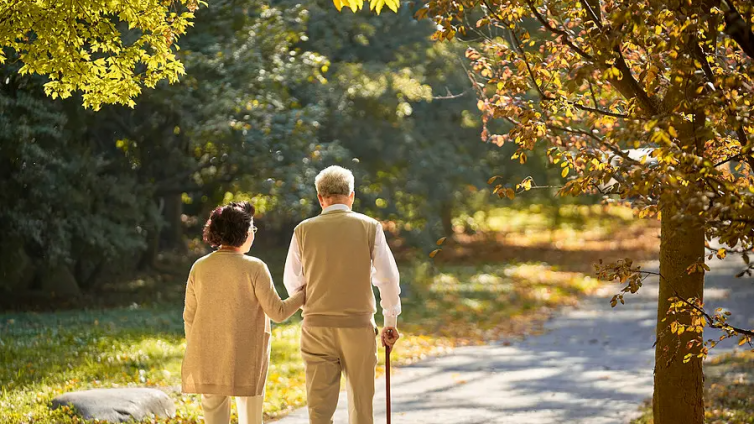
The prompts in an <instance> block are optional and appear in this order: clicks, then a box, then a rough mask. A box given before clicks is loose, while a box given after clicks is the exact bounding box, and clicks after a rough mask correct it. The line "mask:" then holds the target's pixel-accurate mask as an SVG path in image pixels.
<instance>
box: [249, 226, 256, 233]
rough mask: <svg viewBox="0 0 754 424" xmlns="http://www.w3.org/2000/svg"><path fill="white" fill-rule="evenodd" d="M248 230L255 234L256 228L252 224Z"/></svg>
mask: <svg viewBox="0 0 754 424" xmlns="http://www.w3.org/2000/svg"><path fill="white" fill-rule="evenodd" d="M250 230H251V232H252V233H254V234H256V233H257V230H258V228H257V227H255V226H253V225H252V226H251V228H250Z"/></svg>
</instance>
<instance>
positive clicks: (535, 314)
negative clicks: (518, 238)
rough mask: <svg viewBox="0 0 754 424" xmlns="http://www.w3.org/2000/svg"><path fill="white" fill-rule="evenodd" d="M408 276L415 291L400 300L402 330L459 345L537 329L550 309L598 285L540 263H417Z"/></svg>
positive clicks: (522, 333)
mask: <svg viewBox="0 0 754 424" xmlns="http://www.w3.org/2000/svg"><path fill="white" fill-rule="evenodd" d="M407 278H409V279H412V284H411V286H412V288H413V290H414V291H415V293H413V294H412V296H411V297H410V298H408V299H406V300H405V301H404V304H405V306H404V311H405V312H404V314H403V316H402V321H403V322H404V323H405V324H404V325H403V327H404V329H407V330H408V331H409V332H411V333H415V334H429V335H433V336H440V337H447V338H451V339H454V340H456V342H457V343H462V344H463V343H477V342H483V341H489V340H497V339H499V338H501V337H502V336H510V335H524V334H529V333H532V332H536V331H538V327H540V326H541V324H542V322H543V321H544V320H546V319H547V318H548V317H549V309H550V308H551V307H555V306H560V305H566V304H568V305H570V304H573V303H574V302H575V301H576V299H577V297H578V296H579V295H580V294H583V293H587V292H590V291H591V290H594V289H595V288H596V287H597V286H598V282H597V281H596V280H595V279H593V278H591V277H588V276H585V275H583V274H580V273H575V272H560V271H557V270H555V269H554V268H553V267H551V266H549V265H546V264H541V263H535V264H515V265H511V264H496V265H493V264H488V265H481V266H473V265H472V266H469V265H467V266H464V265H446V266H439V267H438V268H437V269H436V270H435V269H433V268H430V267H427V266H424V267H421V266H419V267H417V268H416V269H415V270H414V271H413V273H412V274H410V275H409V276H407Z"/></svg>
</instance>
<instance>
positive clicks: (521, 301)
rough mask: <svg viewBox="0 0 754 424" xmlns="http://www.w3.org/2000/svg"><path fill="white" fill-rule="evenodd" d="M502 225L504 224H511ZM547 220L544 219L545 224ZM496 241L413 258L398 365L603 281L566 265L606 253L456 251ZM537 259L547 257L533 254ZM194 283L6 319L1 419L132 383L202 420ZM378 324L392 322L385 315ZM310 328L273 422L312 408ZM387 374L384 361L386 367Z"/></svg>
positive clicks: (532, 320)
mask: <svg viewBox="0 0 754 424" xmlns="http://www.w3.org/2000/svg"><path fill="white" fill-rule="evenodd" d="M575 210H576V211H577V212H578V213H581V212H583V211H581V212H579V211H580V209H575ZM589 211H591V212H589V213H599V212H594V211H592V210H591V209H589ZM546 212H547V211H544V212H541V213H540V214H539V215H537V213H536V211H533V212H530V213H531V214H532V216H533V218H532V221H531V222H529V223H528V224H524V223H522V224H520V225H521V226H520V227H519V228H518V230H516V228H512V229H509V230H500V231H508V232H509V233H511V234H515V232H516V231H519V232H518V234H519V235H522V237H523V234H524V232H525V231H524V229H530V228H532V226H533V225H534V226H535V227H539V226H540V225H543V227H542V228H547V227H548V226H551V225H553V224H552V223H551V222H549V221H546V220H545V218H542V217H541V216H540V215H542V216H543V215H546ZM563 215H565V216H568V215H567V213H563ZM607 215H609V216H601V215H600V216H601V217H600V218H599V219H598V220H599V221H600V222H603V224H600V225H601V226H604V225H608V226H609V223H610V222H612V223H613V224H612V225H614V226H621V227H623V226H626V225H627V224H626V222H627V221H626V220H625V219H624V217H618V216H612V215H610V214H607ZM494 216H511V217H512V216H517V217H518V216H523V215H522V214H521V213H520V212H510V211H507V212H506V211H502V212H501V211H498V212H494V213H493V214H492V215H491V216H490V220H492V217H494ZM538 216H539V217H538ZM579 216H581V215H579ZM516 219H518V218H516ZM543 220H545V221H543ZM491 222H492V223H493V224H492V225H493V226H498V225H500V224H499V223H497V224H495V223H494V221H491ZM541 222H544V224H539V223H541ZM606 223H607V224H606ZM517 225H518V224H517ZM632 225H633V224H632ZM542 228H539V230H540V231H542ZM569 228H570V227H569ZM572 228H575V229H574V230H573V231H576V236H577V237H581V236H583V235H584V234H586V233H587V232H593V230H594V225H591V224H589V225H586V226H584V227H581V229H578V228H576V227H572ZM526 231H529V230H526ZM569 231H570V230H569ZM590 234H592V233H590ZM610 234H611V233H610V232H606V233H604V234H603V235H599V234H598V235H596V236H595V235H594V234H592V235H590V236H589V237H591V238H593V239H594V240H599V239H600V237H602V239H603V240H604V239H606V238H610V237H611V235H610ZM487 243H488V244H486V245H484V246H479V245H474V244H473V243H472V244H468V245H464V242H463V241H461V242H458V243H456V244H455V247H454V248H448V249H447V250H448V252H443V253H442V254H441V256H439V257H438V258H437V259H438V260H437V261H434V263H433V262H431V261H429V260H427V259H426V258H420V259H418V260H416V259H415V260H414V262H412V263H411V264H408V263H403V264H401V266H400V267H401V273H402V282H403V284H404V287H405V290H404V295H405V296H404V298H403V309H404V312H403V314H402V315H401V319H400V323H401V324H400V327H401V330H402V331H403V333H404V334H403V338H402V339H401V341H400V342H399V346H398V348H397V349H396V351H395V354H394V355H395V356H394V362H395V363H396V364H397V365H400V364H407V363H411V362H415V361H417V360H421V359H423V358H425V357H427V356H429V355H436V354H441V353H444V352H447V351H448V350H449V349H452V348H453V347H454V346H458V345H465V344H472V343H484V342H485V341H489V340H494V339H500V338H503V337H509V336H515V335H519V334H531V333H533V332H536V331H537V328H538V326H539V325H540V324H541V323H542V322H543V321H544V320H545V319H546V318H547V317H548V316H549V311H550V310H551V309H552V308H554V307H557V306H559V305H563V304H572V303H574V302H575V301H576V299H577V298H578V296H579V295H581V294H582V293H585V292H588V291H590V290H592V289H593V288H594V287H596V285H597V282H596V281H595V280H594V279H591V278H589V277H587V276H586V275H584V274H583V273H581V272H574V271H570V272H566V271H564V270H563V268H561V266H562V265H565V264H566V263H565V260H567V262H568V263H573V262H579V261H581V262H585V261H586V262H589V261H592V260H593V259H594V257H593V256H591V255H590V254H589V253H588V252H587V253H584V254H580V255H579V256H569V257H567V258H561V259H564V263H559V262H557V261H556V262H552V261H550V262H551V263H549V264H547V263H544V262H542V261H543V260H545V259H548V258H547V257H541V256H542V254H540V255H538V256H537V255H531V252H530V251H529V250H527V251H526V252H524V253H525V254H524V253H522V256H515V255H514V256H510V252H512V251H513V252H518V251H517V250H516V249H511V248H510V246H505V245H504V244H505V243H507V242H505V241H503V242H497V244H500V243H502V244H503V245H495V248H496V249H500V250H502V251H505V252H506V255H509V256H505V257H501V256H499V255H498V254H497V253H494V252H492V253H494V254H492V253H490V252H488V253H490V254H489V255H487V256H485V257H483V258H481V259H479V260H475V261H472V260H470V259H469V258H468V257H464V256H462V255H460V254H458V253H457V252H456V251H454V250H453V249H456V248H458V249H461V248H464V246H465V248H469V249H485V248H486V247H489V246H490V245H489V242H487ZM530 250H531V249H530ZM639 250H641V249H639ZM622 253H623V252H621V254H622ZM252 254H254V255H257V256H259V257H261V258H262V259H263V260H265V261H266V262H267V263H268V265H269V266H270V269H271V271H272V273H273V276H274V277H275V279H276V282H277V283H278V284H279V283H280V282H281V281H282V266H283V262H284V258H285V251H284V250H266V251H255V250H252ZM546 254H547V255H550V252H546ZM516 255H518V253H516ZM530 256H531V257H534V258H538V259H536V260H532V259H531V257H530ZM443 258H445V259H443ZM587 267H588V266H587ZM184 284H185V281H183V280H182V279H181V278H178V279H176V278H175V277H173V278H170V277H169V276H165V275H159V276H156V277H153V276H142V277H141V278H140V279H138V280H135V281H132V282H131V283H129V284H123V285H113V286H112V287H108V288H106V289H107V290H109V291H110V295H112V296H114V297H116V298H117V297H122V298H123V299H124V300H123V302H124V303H125V304H130V303H131V302H133V301H134V300H135V299H136V300H137V301H138V302H139V304H140V305H141V306H140V307H139V306H136V304H134V305H133V306H132V307H126V308H122V307H121V308H116V309H97V310H88V311H82V310H77V311H67V312H49V313H17V314H0V349H1V352H2V353H1V355H2V356H1V357H0V360H2V368H0V385H2V389H3V390H2V393H0V417H3V419H4V421H3V423H9V424H31V423H39V424H52V423H62V424H67V423H78V422H80V421H79V420H78V418H75V417H74V416H73V414H72V412H71V411H67V410H58V411H54V412H53V411H50V410H49V408H48V405H49V402H50V401H51V400H52V398H54V397H55V396H57V395H59V394H61V393H64V392H68V391H74V390H83V389H88V388H97V387H127V386H150V387H158V388H161V389H163V390H165V391H166V392H167V393H168V394H170V395H171V397H172V398H173V399H174V400H175V401H176V405H177V416H176V417H175V418H172V419H168V420H162V421H158V422H161V423H170V424H177V423H200V422H202V421H201V419H200V416H201V408H200V405H199V399H198V397H197V396H188V395H182V394H181V393H180V365H181V360H182V357H183V351H184V348H185V340H184V338H183V323H182V291H183V287H184ZM377 319H378V322H380V321H379V319H380V318H379V317H378V318H377ZM299 332H300V324H299V321H298V318H294V320H293V321H292V322H290V323H287V324H283V325H278V326H275V327H274V329H273V335H272V358H271V361H270V371H269V378H268V383H267V396H266V400H265V405H264V407H265V413H266V415H267V416H268V418H275V417H279V416H281V415H284V414H286V413H287V412H289V411H290V410H291V409H293V408H296V407H299V406H302V405H304V403H305V400H306V395H305V388H304V387H305V386H304V372H303V364H302V362H301V357H300V354H299V351H298V340H299ZM381 371H382V370H381V369H379V368H378V372H381Z"/></svg>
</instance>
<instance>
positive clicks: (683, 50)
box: [418, 0, 754, 424]
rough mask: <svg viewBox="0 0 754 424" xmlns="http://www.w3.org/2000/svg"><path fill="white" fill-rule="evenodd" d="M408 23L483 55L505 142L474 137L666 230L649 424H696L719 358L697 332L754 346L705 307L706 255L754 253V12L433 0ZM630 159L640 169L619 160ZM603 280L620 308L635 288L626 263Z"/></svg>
mask: <svg viewBox="0 0 754 424" xmlns="http://www.w3.org/2000/svg"><path fill="white" fill-rule="evenodd" d="M418 16H419V17H430V18H431V19H433V20H434V22H435V24H436V25H437V28H438V30H437V32H436V34H435V37H436V38H437V39H438V40H450V39H453V38H454V37H456V36H458V35H467V36H470V35H471V34H474V35H475V36H477V37H480V38H482V39H484V40H485V41H484V43H483V46H482V47H481V48H479V49H473V48H470V49H469V50H468V51H467V53H466V56H467V58H468V59H469V60H470V61H471V67H472V69H473V72H472V73H471V75H472V78H473V79H474V87H475V88H476V89H477V94H478V97H479V104H478V106H479V109H480V110H481V112H482V114H483V120H484V122H485V123H491V122H493V121H495V120H503V121H506V122H508V123H510V124H511V127H510V128H511V129H510V131H508V132H507V133H502V134H500V133H494V132H491V131H490V130H489V129H488V128H486V127H485V129H484V130H483V131H482V138H483V139H484V140H489V141H491V142H493V143H496V144H499V145H503V144H506V143H512V144H515V145H516V147H517V153H516V157H517V158H518V159H519V160H521V161H523V162H525V161H526V160H527V154H529V153H530V151H532V150H533V149H535V147H536V146H539V145H542V144H545V145H546V146H548V148H549V149H548V150H547V152H548V156H549V157H550V158H551V161H552V163H555V164H559V166H561V167H562V176H563V177H564V178H566V177H568V176H570V178H569V179H568V181H567V182H566V184H565V185H564V187H563V188H562V189H561V190H560V192H561V194H564V195H566V194H571V195H578V194H583V193H595V192H598V191H599V190H600V187H603V186H604V183H606V182H608V181H609V180H611V179H615V180H616V181H617V184H615V185H614V187H613V193H617V194H619V195H620V196H621V197H622V198H632V199H634V202H633V206H634V207H635V208H636V209H637V212H638V214H639V215H640V216H642V217H652V216H653V217H657V218H660V217H661V219H662V240H661V248H660V249H661V252H660V272H659V274H660V301H659V305H658V315H657V316H658V320H657V321H658V322H657V347H656V349H657V350H656V358H655V359H656V365H655V393H654V415H655V423H657V424H668V423H678V422H684V423H699V424H701V423H702V422H703V421H704V414H703V402H702V387H703V386H702V378H703V377H702V362H701V361H702V358H703V357H704V356H705V355H706V353H707V349H708V348H709V347H710V346H714V342H711V341H708V342H704V341H703V340H702V338H701V337H702V336H701V334H702V329H703V327H704V325H705V324H707V325H711V326H713V327H718V328H721V329H723V330H724V332H725V334H724V336H731V337H733V336H736V337H740V339H741V343H744V342H746V341H749V342H750V341H751V336H752V335H754V333H752V332H751V331H748V330H745V329H740V328H737V327H733V326H731V325H730V324H729V323H728V321H727V320H726V317H725V316H721V315H719V314H711V313H708V312H707V311H704V309H703V302H702V299H703V290H704V271H705V270H707V269H709V268H708V267H707V265H706V264H705V263H704V261H705V255H706V253H705V248H706V247H707V248H709V245H708V242H709V241H711V240H712V239H718V240H719V241H720V242H721V243H723V244H724V245H727V246H728V247H727V248H723V249H720V250H719V251H717V252H714V253H716V254H718V255H719V256H720V257H723V256H724V255H725V254H726V253H729V252H730V251H735V252H738V253H742V254H743V255H746V253H747V252H751V250H752V246H753V243H754V219H752V216H754V188H752V187H753V184H752V183H754V168H753V167H754V125H752V123H751V122H752V121H751V120H752V110H753V109H752V108H753V106H752V103H751V101H750V99H751V97H752V94H754V86H753V85H752V79H753V78H754V66H752V55H754V33H753V32H752V20H751V16H752V5H751V3H750V2H747V1H743V0H725V1H715V0H709V1H691V0H674V1H669V2H668V1H654V0H643V1H631V2H623V1H617V0H581V1H578V2H573V1H565V0H481V1H479V0H466V1H449V0H430V1H428V2H427V4H426V6H425V8H423V9H421V10H420V11H419V13H418ZM744 17H746V18H744ZM532 23H537V26H538V27H539V29H540V31H541V33H542V36H538V37H534V36H533V35H532V34H531V33H530V31H529V29H528V28H530V27H531V25H532ZM530 94H533V95H534V96H531V95H530ZM641 148H646V149H648V150H646V151H645V152H651V153H645V154H644V155H639V156H637V155H635V154H633V155H630V154H628V153H627V152H626V151H627V150H629V149H641ZM729 164H730V165H732V166H733V170H732V171H731V172H728V171H727V170H726V165H729ZM522 187H523V188H527V187H528V184H525V183H523V184H522ZM496 190H498V191H504V192H505V193H507V194H509V195H510V196H512V195H513V189H512V188H511V187H505V186H504V185H499V186H498V187H497V188H496ZM747 264H748V260H747ZM601 271H602V272H603V275H605V276H608V277H610V278H612V277H616V278H620V280H621V281H622V282H624V281H627V282H628V284H627V286H626V287H625V288H624V292H635V291H636V290H638V288H639V287H640V285H641V277H642V276H643V275H644V273H643V271H641V270H640V269H638V268H636V267H635V266H632V264H631V263H630V262H621V263H618V264H612V266H610V267H604V268H603V269H602V270H601ZM745 271H748V272H751V268H749V269H748V270H745ZM618 301H620V302H621V303H622V302H623V296H622V293H621V294H620V295H618V296H616V297H615V298H614V299H613V304H615V303H617V302H618ZM689 350H691V352H689ZM684 363H688V364H685V365H684Z"/></svg>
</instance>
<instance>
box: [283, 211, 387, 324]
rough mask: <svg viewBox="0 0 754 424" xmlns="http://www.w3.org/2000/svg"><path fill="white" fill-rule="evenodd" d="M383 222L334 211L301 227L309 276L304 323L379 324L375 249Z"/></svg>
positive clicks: (301, 244) (299, 232)
mask: <svg viewBox="0 0 754 424" xmlns="http://www.w3.org/2000/svg"><path fill="white" fill-rule="evenodd" d="M378 225H380V224H379V222H377V221H376V220H374V219H372V218H369V217H368V216H366V215H362V214H360V213H356V212H352V211H341V210H335V211H330V212H326V213H323V214H321V215H319V216H317V217H314V218H310V219H307V220H306V221H304V222H302V223H301V224H299V225H298V226H297V227H296V230H295V233H296V240H297V241H298V246H299V249H301V263H302V265H303V268H304V277H305V278H306V304H305V305H304V308H303V309H304V313H303V316H304V325H305V326H311V327H338V328H344V327H364V326H374V313H375V312H376V310H377V309H376V305H375V300H374V292H373V291H372V281H371V275H372V251H373V250H374V238H375V234H376V232H377V227H378Z"/></svg>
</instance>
